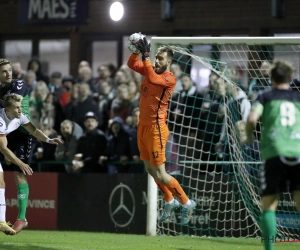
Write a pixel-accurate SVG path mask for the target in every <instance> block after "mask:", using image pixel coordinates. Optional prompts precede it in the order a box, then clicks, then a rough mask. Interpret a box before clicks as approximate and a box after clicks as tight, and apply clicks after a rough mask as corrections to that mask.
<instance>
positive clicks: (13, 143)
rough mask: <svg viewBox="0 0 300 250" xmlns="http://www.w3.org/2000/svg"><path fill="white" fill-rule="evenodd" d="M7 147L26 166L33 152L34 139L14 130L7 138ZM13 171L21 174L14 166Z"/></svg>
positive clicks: (18, 168)
mask: <svg viewBox="0 0 300 250" xmlns="http://www.w3.org/2000/svg"><path fill="white" fill-rule="evenodd" d="M6 137H7V142H8V144H7V147H8V148H9V149H10V150H11V151H12V152H13V153H14V154H15V155H16V156H17V158H19V159H20V160H21V161H23V162H24V163H26V164H30V163H31V160H32V155H33V150H34V147H35V144H36V138H35V137H33V136H32V135H27V134H24V133H22V132H20V131H19V130H15V131H13V132H11V133H10V134H8V135H7V136H6ZM13 166H14V171H19V172H22V170H21V169H20V167H18V166H16V165H14V164H13Z"/></svg>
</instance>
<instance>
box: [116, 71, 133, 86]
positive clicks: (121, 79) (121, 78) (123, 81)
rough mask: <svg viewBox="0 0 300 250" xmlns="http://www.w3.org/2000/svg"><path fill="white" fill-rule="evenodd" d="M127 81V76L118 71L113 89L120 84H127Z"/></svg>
mask: <svg viewBox="0 0 300 250" xmlns="http://www.w3.org/2000/svg"><path fill="white" fill-rule="evenodd" d="M129 80H130V78H129V76H128V74H126V73H125V72H124V71H122V70H118V71H117V72H116V75H115V78H114V88H118V86H120V85H121V84H128V82H129Z"/></svg>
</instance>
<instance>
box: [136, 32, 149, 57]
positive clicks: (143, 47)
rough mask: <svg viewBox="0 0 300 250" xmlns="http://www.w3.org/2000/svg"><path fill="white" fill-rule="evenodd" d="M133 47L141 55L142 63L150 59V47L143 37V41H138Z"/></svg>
mask: <svg viewBox="0 0 300 250" xmlns="http://www.w3.org/2000/svg"><path fill="white" fill-rule="evenodd" d="M134 45H135V47H136V48H137V49H138V50H139V51H140V52H141V53H142V60H143V61H144V60H147V59H149V58H150V50H151V45H150V43H148V41H147V39H146V37H144V39H140V41H139V42H137V43H135V44H134Z"/></svg>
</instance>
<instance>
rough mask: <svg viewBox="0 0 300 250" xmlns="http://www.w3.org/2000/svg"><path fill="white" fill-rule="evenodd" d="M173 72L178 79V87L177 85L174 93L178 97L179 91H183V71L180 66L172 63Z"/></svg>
mask: <svg viewBox="0 0 300 250" xmlns="http://www.w3.org/2000/svg"><path fill="white" fill-rule="evenodd" d="M171 71H173V73H174V75H175V77H176V85H175V89H174V93H175V95H176V94H177V93H178V92H179V91H181V90H182V81H181V77H182V69H181V67H180V65H179V64H177V63H172V64H171Z"/></svg>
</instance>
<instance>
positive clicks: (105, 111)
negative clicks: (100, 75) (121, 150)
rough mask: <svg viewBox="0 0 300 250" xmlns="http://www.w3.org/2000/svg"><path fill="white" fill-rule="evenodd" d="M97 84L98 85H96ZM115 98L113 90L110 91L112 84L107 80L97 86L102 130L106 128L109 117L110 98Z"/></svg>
mask: <svg viewBox="0 0 300 250" xmlns="http://www.w3.org/2000/svg"><path fill="white" fill-rule="evenodd" d="M98 86H99V85H98ZM114 98H115V92H114V91H112V86H111V85H110V84H109V83H108V82H107V81H102V82H101V83H100V88H99V101H98V106H99V112H100V115H101V116H102V121H103V123H102V126H101V128H102V130H103V131H106V129H107V128H108V120H109V119H110V110H111V103H112V100H113V99H114Z"/></svg>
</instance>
